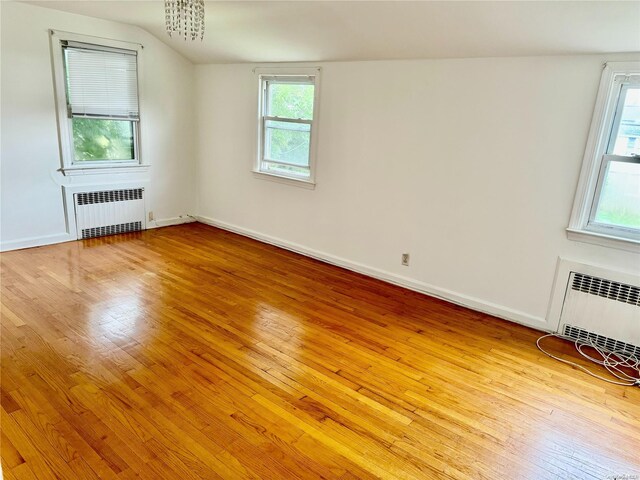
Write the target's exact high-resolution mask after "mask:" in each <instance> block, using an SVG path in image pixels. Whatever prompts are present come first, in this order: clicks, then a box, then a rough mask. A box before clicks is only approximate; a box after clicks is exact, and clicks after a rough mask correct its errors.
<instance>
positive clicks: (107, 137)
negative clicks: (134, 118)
mask: <svg viewBox="0 0 640 480" xmlns="http://www.w3.org/2000/svg"><path fill="white" fill-rule="evenodd" d="M71 123H72V129H73V150H74V158H75V161H76V162H84V161H111V160H133V159H135V151H134V141H133V122H129V121H126V120H124V121H123V120H96V119H90V118H74V119H72V121H71Z"/></svg>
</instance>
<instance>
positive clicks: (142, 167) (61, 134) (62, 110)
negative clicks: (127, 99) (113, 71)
mask: <svg viewBox="0 0 640 480" xmlns="http://www.w3.org/2000/svg"><path fill="white" fill-rule="evenodd" d="M49 33H50V37H51V44H50V45H51V62H52V65H53V83H54V91H55V103H56V114H57V121H58V145H59V148H60V163H61V168H60V171H61V172H62V173H63V174H64V175H65V176H69V175H88V174H104V173H133V172H146V171H147V170H148V169H149V166H150V165H149V164H145V163H143V160H142V158H143V157H142V149H141V141H140V123H141V120H139V121H137V122H133V123H134V142H135V152H136V158H135V159H134V160H121V161H100V162H96V163H95V164H89V163H88V162H83V163H78V162H75V163H74V155H73V147H72V143H71V142H73V138H72V132H71V128H70V122H69V118H68V115H67V100H66V98H67V94H66V92H65V79H64V68H63V65H64V58H63V56H62V42H63V41H75V42H81V43H91V44H94V45H101V46H105V47H113V48H118V49H124V50H134V51H136V52H137V53H138V59H137V70H138V72H137V75H138V104H139V105H140V104H141V103H142V98H141V97H142V95H141V93H142V92H141V89H140V84H141V83H142V71H143V69H142V64H143V62H142V58H141V57H142V56H141V55H140V52H141V51H142V49H143V46H142V45H141V44H139V43H131V42H124V41H120V40H112V39H108V38H102V37H94V36H91V35H81V34H77V33H70V32H63V31H59V30H49Z"/></svg>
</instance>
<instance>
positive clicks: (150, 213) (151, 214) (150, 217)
mask: <svg viewBox="0 0 640 480" xmlns="http://www.w3.org/2000/svg"><path fill="white" fill-rule="evenodd" d="M149 221H150V222H151V221H153V212H149Z"/></svg>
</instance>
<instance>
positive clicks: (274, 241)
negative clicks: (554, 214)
mask: <svg viewBox="0 0 640 480" xmlns="http://www.w3.org/2000/svg"><path fill="white" fill-rule="evenodd" d="M196 219H197V221H199V222H201V223H204V224H206V225H211V226H213V227H218V228H221V229H223V230H227V231H230V232H233V233H237V234H239V235H243V236H245V237H250V238H253V239H255V240H258V241H261V242H264V243H268V244H271V245H275V246H277V247H281V248H284V249H285V250H290V251H292V252H295V253H299V254H301V255H305V256H307V257H311V258H315V259H316V260H321V261H323V262H326V263H330V264H332V265H336V266H338V267H342V268H345V269H347V270H351V271H353V272H357V273H361V274H363V275H367V276H369V277H373V278H376V279H378V280H382V281H384V282H387V283H392V284H394V285H398V286H400V287H404V288H407V289H409V290H413V291H416V292H419V293H423V294H425V295H429V296H431V297H436V298H440V299H442V300H446V301H448V302H451V303H454V304H456V305H461V306H463V307H467V308H470V309H472V310H476V311H478V312H482V313H487V314H489V315H493V316H494V317H498V318H502V319H504V320H509V321H511V322H515V323H519V324H521V325H526V326H527V327H532V328H535V329H537V330H543V331H551V329H550V327H549V324H548V323H547V321H546V319H544V318H541V317H536V316H534V315H530V314H528V313H525V312H522V311H519V310H514V309H512V308H509V307H505V306H502V305H498V304H495V303H491V302H486V301H484V300H482V299H479V298H476V297H471V296H469V295H465V294H462V293H458V292H453V291H451V290H447V289H444V288H439V287H436V286H434V285H430V284H428V283H424V282H421V281H419V280H414V279H412V278H408V277H404V276H402V275H397V274H395V273H391V272H387V271H385V270H380V269H378V268H374V267H370V266H367V265H364V264H361V263H357V262H352V261H351V260H347V259H345V258H341V257H337V256H335V255H331V254H329V253H325V252H320V251H318V250H314V249H312V248H307V247H305V246H303V245H299V244H297V243H293V242H289V241H287V240H283V239H281V238H277V237H272V236H270V235H265V234H263V233H260V232H256V231H255V230H251V229H248V228H244V227H240V226H238V225H233V224H230V223H227V222H223V221H221V220H216V219H213V218H209V217H204V216H197V217H196Z"/></svg>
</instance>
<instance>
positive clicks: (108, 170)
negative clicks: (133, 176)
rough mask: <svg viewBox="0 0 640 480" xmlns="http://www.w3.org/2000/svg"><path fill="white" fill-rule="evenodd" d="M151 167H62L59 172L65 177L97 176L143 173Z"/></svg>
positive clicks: (137, 165)
mask: <svg viewBox="0 0 640 480" xmlns="http://www.w3.org/2000/svg"><path fill="white" fill-rule="evenodd" d="M150 166H151V165H139V164H136V165H113V164H112V165H95V166H73V167H64V168H61V169H60V171H61V172H62V174H63V175H64V176H65V177H69V176H74V175H99V174H103V175H104V174H113V173H145V172H147V171H148V170H149V167H150Z"/></svg>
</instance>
